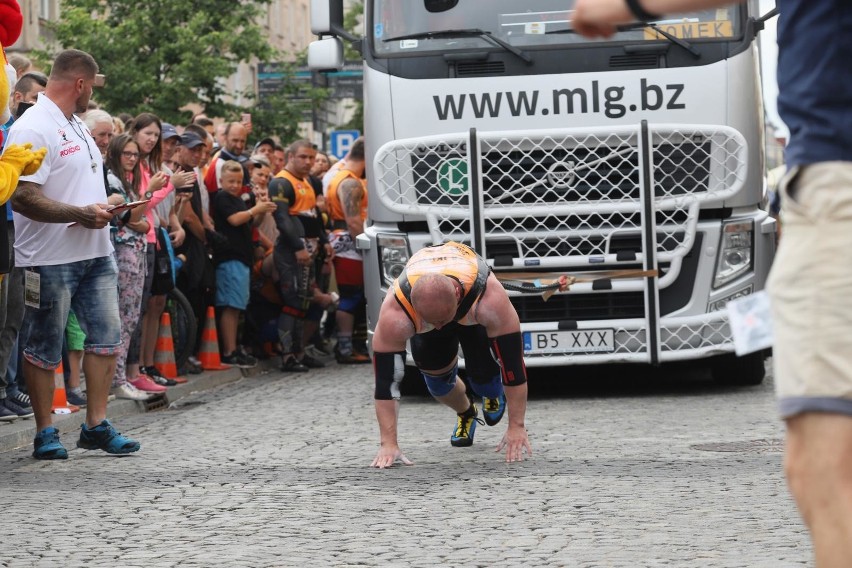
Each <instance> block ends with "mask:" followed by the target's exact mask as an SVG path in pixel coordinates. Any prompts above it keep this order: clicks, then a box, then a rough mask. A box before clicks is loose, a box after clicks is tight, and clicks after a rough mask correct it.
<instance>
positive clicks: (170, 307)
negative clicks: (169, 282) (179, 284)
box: [166, 288, 198, 369]
mask: <svg viewBox="0 0 852 568" xmlns="http://www.w3.org/2000/svg"><path fill="white" fill-rule="evenodd" d="M166 311H168V312H169V318H170V319H171V322H172V342H173V343H174V346H175V364H176V365H177V367H178V369H180V368H181V367H183V366H184V365H185V364H186V361H187V359H189V356H190V355H192V352H193V350H194V349H195V338H196V337H197V335H196V334H197V333H198V322H197V321H196V319H195V314H194V313H193V311H192V306H191V305H190V303H189V300H187V299H186V296H184V295H183V292H181V291H180V290H178V289H177V288H172V290H171V291H170V292H169V293H168V294H167V295H166Z"/></svg>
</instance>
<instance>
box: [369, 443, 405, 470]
mask: <svg viewBox="0 0 852 568" xmlns="http://www.w3.org/2000/svg"><path fill="white" fill-rule="evenodd" d="M397 461H401V462H402V463H403V465H414V462H413V461H411V460H410V459H408V458H407V457H405V454H403V453H402V450H400V449H399V446H387V447H385V446H382V447H381V448H379V453H377V454H376V457H375V458H374V459H373V463H371V464H370V467H377V468H379V469H385V468H388V467H391V466H393V464H394V463H396V462H397Z"/></svg>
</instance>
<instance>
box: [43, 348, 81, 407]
mask: <svg viewBox="0 0 852 568" xmlns="http://www.w3.org/2000/svg"><path fill="white" fill-rule="evenodd" d="M79 410H80V407H79V406H74V405H73V404H68V397H67V396H66V395H65V373H64V371H63V369H62V361H60V362H59V366H58V367H56V371H55V372H54V373H53V404H52V405H51V407H50V411H51V412H52V413H54V414H71V413H72V412H79Z"/></svg>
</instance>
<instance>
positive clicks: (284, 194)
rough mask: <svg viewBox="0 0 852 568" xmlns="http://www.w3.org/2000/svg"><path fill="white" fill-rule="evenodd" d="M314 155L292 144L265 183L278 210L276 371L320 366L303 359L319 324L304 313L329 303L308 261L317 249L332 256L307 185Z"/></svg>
mask: <svg viewBox="0 0 852 568" xmlns="http://www.w3.org/2000/svg"><path fill="white" fill-rule="evenodd" d="M315 156H316V150H315V149H314V147H313V145H312V144H311V143H310V142H308V141H307V140H297V141H296V142H293V143H292V144H291V145H290V147H289V148H288V149H287V163H286V165H285V166H284V169H283V170H281V171H280V172H279V173H278V174H277V175H276V176H275V177H274V178H273V179H272V181H270V182H269V198H270V199H271V200H272V201H273V202H275V203H276V204H277V205H278V209H277V211H276V212H275V214H274V215H275V224H276V225H277V227H278V231H279V235H278V241H277V242H276V243H275V251H274V254H273V258H274V260H275V268H276V270H277V271H278V288H279V292H280V294H281V299H282V302H283V306H282V308H281V314H280V315H279V316H278V335H279V338H280V340H281V345H282V349H283V352H284V353H283V358H282V365H281V370H282V371H288V372H305V371H307V370H308V369H309V368H310V367H323V366H324V364H323V363H322V362H321V361H317V360H316V359H313V358H312V357H310V356H309V355H306V354H305V350H304V346H305V341H306V339H308V338H310V337H311V336H312V335H313V334H314V332H315V331H316V330H317V326H318V323H319V320H318V319H316V318H311V317H309V315H310V314H309V312H310V311H311V310H319V311H320V313H321V311H322V310H323V309H325V308H326V307H327V306H328V305H329V304H330V303H331V302H332V301H333V300H332V297H331V296H330V295H329V294H323V293H322V292H320V291H319V289H318V288H317V286H316V273H315V263H314V259H315V258H316V255H317V252H318V251H319V248H320V247H323V248H325V250H326V254H327V255H329V256H331V255H332V254H333V253H332V250H331V247H330V246H329V244H328V240H327V237H326V235H325V231H324V230H323V227H322V221H321V220H320V217H319V214H318V212H317V208H316V195H315V193H314V190H313V187H311V184H310V181H309V180H308V175H309V174H310V171H311V167H312V166H313V164H314V158H315Z"/></svg>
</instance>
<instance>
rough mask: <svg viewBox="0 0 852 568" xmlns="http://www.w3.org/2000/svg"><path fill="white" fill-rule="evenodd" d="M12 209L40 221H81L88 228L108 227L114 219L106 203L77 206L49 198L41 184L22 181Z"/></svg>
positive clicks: (16, 191) (13, 200)
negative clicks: (43, 191) (42, 189)
mask: <svg viewBox="0 0 852 568" xmlns="http://www.w3.org/2000/svg"><path fill="white" fill-rule="evenodd" d="M11 202H12V210H14V211H16V212H18V213H20V214H21V215H23V216H24V217H28V218H29V219H32V220H33V221H38V222H40V223H74V222H76V223H79V224H80V225H82V226H84V227H86V228H87V229H101V228H103V227H106V226H107V224H109V222H110V220H111V219H112V213H109V212H108V211H107V210H106V208H105V207H106V205H105V204H97V203H93V204H91V205H86V206H85V207H77V206H76V205H69V204H67V203H60V202H59V201H54V200H53V199H48V198H47V197H45V196H44V195H43V194H42V192H41V186H39V185H38V184H36V183H33V182H29V181H22V182H20V183H19V184H18V189H16V190H15V193H14V194H13V195H12V199H11Z"/></svg>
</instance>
